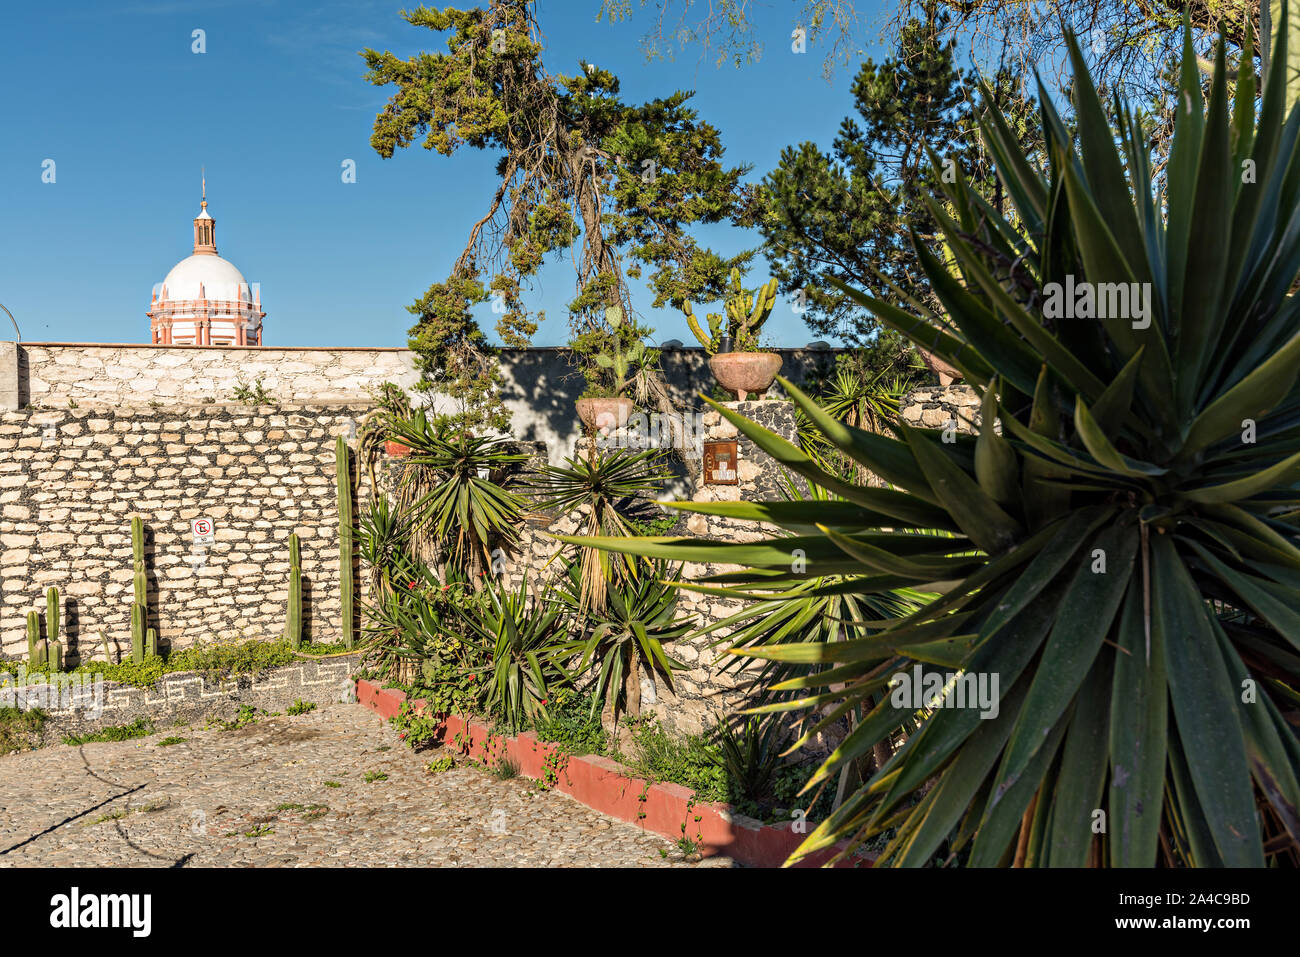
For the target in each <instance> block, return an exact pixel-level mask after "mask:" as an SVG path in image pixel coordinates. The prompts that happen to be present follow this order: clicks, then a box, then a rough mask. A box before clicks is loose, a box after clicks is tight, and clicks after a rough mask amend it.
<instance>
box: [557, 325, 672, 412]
mask: <svg viewBox="0 0 1300 957" xmlns="http://www.w3.org/2000/svg"><path fill="white" fill-rule="evenodd" d="M643 331H644V330H642V329H641V328H640V327H638V326H637V325H636V323H635V322H632V321H629V320H627V319H626V318H625V316H624V314H623V309H622V307H621V306H610V307H609V308H608V309H606V310H605V328H604V329H598V330H591V331H588V332H584V333H583V334H581V335H580V336H578V337H577V338H576V339H575V340H574V341H573V343H572V347H573V350H574V352H575V354H577V355H578V356H580V358H581V360H582V371H583V375H584V377H585V378H586V380H587V388H586V390H585V391H584V392H583V393H582V397H581V398H579V399H578V402H577V408H578V418H580V419H581V420H582V423H583V425H585V426H586V427H587V428H588V429H591V430H593V431H594V430H601V431H607V430H609V429H617V428H620V427H621V426H623V425H625V424H626V423H627V420H628V418H630V417H631V415H632V410H633V409H635V408H636V402H635V401H634V400H633V398H632V397H631V396H630V395H628V393H629V392H635V390H636V384H637V381H638V379H639V378H640V377H641V376H642V375H643V374H644V373H645V372H646V370H647V369H649V368H650V367H651V366H653V364H654V362H655V360H656V358H657V355H658V353H657V352H656V351H655V350H653V349H648V348H646V345H645V343H644V342H642V341H641V336H642V333H643Z"/></svg>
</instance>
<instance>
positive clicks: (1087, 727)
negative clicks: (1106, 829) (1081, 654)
mask: <svg viewBox="0 0 1300 957" xmlns="http://www.w3.org/2000/svg"><path fill="white" fill-rule="evenodd" d="M1110 659H1111V656H1110V654H1109V653H1108V652H1106V651H1104V650H1103V652H1102V654H1101V655H1099V656H1098V657H1097V658H1096V659H1095V660H1094V661H1093V664H1092V669H1091V670H1090V671H1089V672H1088V677H1087V678H1086V679H1084V683H1083V685H1082V686H1081V687H1080V689H1079V692H1078V694H1076V695H1075V697H1074V713H1073V714H1072V715H1071V716H1070V728H1069V730H1068V731H1067V732H1066V735H1065V746H1064V747H1063V748H1062V750H1061V766H1060V769H1059V771H1058V773H1057V777H1056V785H1055V795H1054V800H1053V801H1052V817H1051V820H1050V821H1049V822H1048V826H1047V834H1046V835H1045V837H1044V841H1045V843H1046V851H1045V853H1044V857H1045V863H1046V865H1047V866H1049V867H1085V866H1086V865H1087V862H1088V851H1089V849H1090V848H1091V846H1092V843H1093V840H1094V837H1095V834H1094V829H1095V826H1096V816H1095V814H1096V811H1097V809H1098V808H1100V807H1101V806H1102V804H1101V801H1102V794H1103V792H1104V790H1105V786H1106V740H1107V732H1108V728H1107V721H1108V718H1109V715H1108V713H1107V710H1108V707H1107V706H1108V702H1109V698H1108V695H1109V693H1110V685H1111V668H1112V662H1111V660H1110Z"/></svg>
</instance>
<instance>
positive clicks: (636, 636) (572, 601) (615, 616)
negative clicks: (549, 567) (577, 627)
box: [557, 559, 692, 723]
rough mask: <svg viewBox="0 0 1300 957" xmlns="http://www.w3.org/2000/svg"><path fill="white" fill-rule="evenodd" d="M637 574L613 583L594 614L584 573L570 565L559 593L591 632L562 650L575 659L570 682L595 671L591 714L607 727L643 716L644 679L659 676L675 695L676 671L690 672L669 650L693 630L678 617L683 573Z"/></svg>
mask: <svg viewBox="0 0 1300 957" xmlns="http://www.w3.org/2000/svg"><path fill="white" fill-rule="evenodd" d="M637 564H638V565H640V566H643V567H639V568H637V569H636V573H635V574H633V575H627V576H624V577H621V578H619V579H617V580H615V581H614V582H612V583H611V584H610V587H609V591H608V593H607V595H606V599H607V600H606V602H605V604H604V605H603V606H602V607H600V608H598V609H592V608H588V607H587V606H586V605H584V596H583V589H584V587H585V584H584V582H583V580H582V570H581V568H580V566H579V565H577V564H576V563H575V564H573V565H570V566H569V569H568V574H567V575H566V577H565V578H564V579H563V580H562V581H561V587H560V590H559V592H558V594H557V599H558V600H559V602H560V603H561V604H562V605H563V606H565V607H566V608H567V609H568V610H569V611H570V612H571V613H573V615H574V617H575V619H576V620H577V621H578V622H580V623H581V625H582V626H583V627H585V628H586V629H587V631H586V632H585V633H584V634H582V635H581V636H580V637H578V638H575V639H573V640H571V641H569V642H568V643H566V644H565V645H564V652H565V654H566V656H570V657H577V659H578V660H577V664H576V666H575V667H574V668H573V669H572V671H571V677H572V678H573V679H574V680H575V681H577V680H580V678H581V676H582V675H584V674H586V673H587V672H588V671H594V672H595V683H594V685H593V687H592V690H591V710H592V714H593V715H594V714H595V713H596V712H597V710H601V706H602V705H603V706H604V707H603V711H604V713H605V714H606V715H607V716H608V723H613V722H616V721H617V720H618V716H619V715H620V714H629V715H632V716H633V717H636V716H638V715H639V714H640V713H641V675H642V674H656V675H658V676H659V678H660V680H661V681H663V682H664V684H665V685H666V686H667V687H668V689H669V690H672V687H673V671H674V670H676V669H681V668H684V667H686V666H685V665H683V664H682V663H681V662H680V661H678V660H677V659H675V658H673V657H672V656H670V655H669V654H668V651H667V649H665V647H664V646H665V645H666V644H669V643H671V642H673V641H677V640H678V639H680V638H682V637H683V636H685V635H686V634H688V633H689V632H690V631H691V630H692V626H691V622H690V619H688V618H685V617H678V615H677V592H676V589H674V588H673V587H672V583H673V582H675V581H676V580H677V578H678V576H679V575H680V569H678V570H671V569H670V566H669V565H668V563H666V562H654V563H651V562H644V561H641V560H640V559H638V560H637Z"/></svg>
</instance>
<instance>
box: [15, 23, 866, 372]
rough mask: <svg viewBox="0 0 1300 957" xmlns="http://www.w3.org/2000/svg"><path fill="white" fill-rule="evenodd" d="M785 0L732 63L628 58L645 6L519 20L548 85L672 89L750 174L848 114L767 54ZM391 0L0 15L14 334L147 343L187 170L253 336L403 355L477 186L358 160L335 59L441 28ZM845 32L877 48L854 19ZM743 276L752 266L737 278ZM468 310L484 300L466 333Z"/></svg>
mask: <svg viewBox="0 0 1300 957" xmlns="http://www.w3.org/2000/svg"><path fill="white" fill-rule="evenodd" d="M409 5H410V6H414V5H415V4H409ZM461 5H462V6H470V5H471V3H470V2H463V3H462V4H461ZM799 6H800V4H798V3H797V2H796V0H772V2H770V3H768V4H766V5H762V6H760V7H759V8H758V18H759V19H758V22H759V25H760V27H761V29H762V38H763V40H764V41H765V43H766V47H767V49H766V52H765V54H764V55H763V57H762V58H761V60H760V61H759V62H758V63H757V64H753V65H747V66H744V67H741V68H736V67H734V66H730V65H728V66H723V67H721V68H718V67H715V66H714V64H713V62H712V60H711V59H706V60H704V61H702V62H701V61H700V58H699V56H698V53H697V52H696V51H688V52H686V53H685V54H681V55H679V57H678V59H677V61H676V62H670V63H665V62H647V60H646V57H645V55H644V52H643V49H642V46H641V37H642V35H643V34H644V32H645V30H646V29H647V26H648V24H649V19H648V16H649V14H648V13H647V12H642V13H641V14H640V15H639V16H634V18H633V19H632V20H631V21H628V22H623V23H620V24H615V25H611V24H608V23H597V22H596V13H597V10H598V7H599V0H563V2H561V0H544V2H543V3H542V4H541V7H540V19H541V23H542V28H543V30H544V31H545V33H546V38H547V53H546V62H547V66H548V68H549V69H551V70H552V71H559V72H565V73H573V72H576V70H577V66H576V64H577V61H578V58H579V57H581V56H586V57H587V58H588V59H589V60H591V61H592V62H595V63H597V64H599V65H601V66H606V67H609V68H611V69H613V70H614V71H615V72H616V73H618V74H619V75H620V76H621V78H622V80H623V92H624V95H625V97H626V98H627V99H628V100H637V101H640V100H644V99H648V98H651V97H653V96H657V95H663V94H666V93H668V92H670V91H671V90H673V89H677V88H685V89H692V88H693V89H695V90H696V91H697V94H696V97H695V105H696V107H697V109H698V110H699V111H700V113H701V116H702V117H703V118H704V119H706V120H708V121H709V122H711V123H713V124H714V125H715V126H717V127H718V128H719V129H720V130H721V132H722V136H723V142H724V144H725V145H726V146H727V157H726V158H727V160H728V161H729V162H732V163H750V164H753V166H754V171H753V173H752V174H751V179H757V178H759V177H761V175H762V174H763V173H764V172H765V171H767V170H768V169H770V168H771V167H772V166H773V165H775V163H776V160H777V158H778V156H779V154H780V151H781V148H782V147H784V146H786V145H789V144H794V143H798V142H801V141H803V140H807V139H812V140H815V141H817V142H819V143H821V144H822V145H828V144H829V142H830V140H831V138H832V137H833V136H834V134H835V130H836V127H837V126H838V124H839V122H840V119H841V118H842V117H843V116H845V115H846V113H847V112H848V110H849V106H850V103H851V97H850V95H849V93H848V85H849V82H850V80H851V78H852V73H853V69H852V68H845V67H842V66H841V67H840V68H839V70H838V71H837V72H836V73H835V75H834V77H833V81H832V82H831V83H828V82H827V81H826V79H825V78H824V77H823V74H822V56H821V51H819V50H818V49H817V48H816V46H815V45H813V46H810V48H809V51H808V53H806V54H804V55H796V54H794V53H792V52H790V40H789V33H790V29H791V24H792V22H793V18H794V17H795V16H796V14H797V10H798V7H799ZM863 6H864V7H869V6H872V5H871V4H864V5H863ZM401 7H402V3H401V0H385V2H364V0H346V2H332V3H325V4H320V5H315V4H304V3H290V2H265V0H209V2H181V0H175V2H170V0H137V2H134V3H123V4H113V3H97V2H79V3H66V4H60V5H58V6H57V7H52V6H42V5H38V4H22V5H17V4H14V5H9V6H8V8H7V9H6V11H5V20H6V24H5V27H6V29H5V30H4V32H3V37H2V38H0V88H3V89H4V90H5V91H6V92H5V97H4V102H3V104H0V129H2V130H3V131H4V132H3V149H0V303H3V304H4V305H6V306H8V307H9V309H10V310H11V311H12V312H13V313H14V315H15V316H16V317H17V319H18V321H19V323H20V326H21V329H22V335H23V338H24V339H26V340H29V341H95V342H143V341H148V338H149V323H148V319H147V318H146V317H145V315H144V312H145V310H146V309H147V308H148V305H149V294H150V290H151V288H152V286H153V284H154V283H157V282H159V281H161V280H162V278H163V276H164V275H165V274H166V272H167V270H168V269H170V268H171V267H172V265H174V264H175V263H176V262H177V261H179V260H180V259H182V258H184V257H185V256H187V255H189V253H190V247H191V246H192V243H193V233H192V225H191V221H192V219H193V217H194V216H195V215H196V214H197V213H198V205H199V169H200V166H205V167H206V169H207V182H208V200H209V210H210V211H211V213H212V214H213V215H214V216H215V218H216V220H217V247H218V251H219V252H220V253H221V255H222V256H224V257H225V258H227V259H229V260H231V261H232V262H233V263H234V264H235V265H236V266H237V267H239V269H240V270H241V271H242V272H243V273H244V275H245V277H246V278H247V279H248V280H249V281H251V282H257V283H260V284H261V290H262V301H263V304H264V308H265V309H266V311H267V318H266V326H265V339H264V341H265V343H266V344H267V345H327V346H363V345H374V346H379V345H383V346H398V345H405V344H406V330H407V329H408V328H409V326H410V324H411V321H412V317H411V316H410V314H409V313H407V312H406V309H405V307H406V306H407V305H408V304H409V303H411V302H412V301H413V300H414V299H415V298H416V297H417V296H419V295H421V294H422V293H423V292H424V291H425V289H427V288H428V286H429V284H430V283H431V282H433V281H435V280H437V279H441V278H443V277H444V276H445V275H446V273H447V271H448V269H449V267H450V265H451V263H452V262H453V261H454V259H455V257H456V255H457V254H458V253H459V251H460V250H461V248H462V247H463V245H464V241H465V237H466V234H467V232H468V229H469V226H470V224H471V223H473V222H474V221H475V220H476V219H477V218H478V217H479V216H481V215H482V212H483V211H484V210H485V209H486V204H487V202H488V201H489V199H490V197H491V194H492V190H493V189H494V187H495V179H494V177H493V175H492V168H493V166H494V164H495V160H496V157H495V156H494V155H489V154H487V153H483V152H475V151H465V152H463V153H460V154H458V155H457V156H454V157H451V158H447V157H443V156H440V155H438V154H436V153H432V152H427V151H425V150H424V149H422V148H419V147H418V146H417V147H415V148H412V149H408V150H406V151H403V152H400V153H398V154H397V155H396V156H395V157H394V158H393V159H391V160H383V159H381V158H380V157H379V156H378V155H377V154H375V153H374V151H373V150H372V149H371V148H370V145H369V136H370V132H371V124H372V122H373V118H374V115H375V113H376V112H377V111H378V110H379V109H380V108H381V107H382V105H383V103H384V102H385V100H386V99H387V92H386V91H385V90H384V89H382V88H379V87H374V86H371V85H370V84H369V83H367V82H366V81H365V80H364V79H363V75H364V73H365V65H364V63H363V61H362V60H361V58H360V57H359V56H358V55H357V51H359V50H361V49H363V48H364V47H367V46H369V47H374V48H376V49H381V50H382V49H389V50H391V51H393V52H394V53H397V54H399V55H401V56H403V57H407V56H410V55H412V54H413V53H415V52H416V51H417V50H420V49H441V48H442V42H443V40H442V37H441V35H439V34H435V33H433V32H432V31H429V30H426V29H424V28H417V27H412V26H410V25H408V24H407V23H406V22H405V21H403V20H402V19H401V18H400V17H399V16H398V11H399V10H400V9H401ZM195 29H202V30H204V31H205V34H206V46H207V52H206V53H203V54H201V55H200V54H195V53H193V52H191V46H192V43H193V40H192V38H191V37H192V31H193V30H195ZM860 33H861V35H862V36H861V39H862V40H863V48H864V50H866V51H867V53H868V54H871V55H875V56H876V57H877V58H879V57H880V55H881V53H880V49H879V47H878V46H876V45H875V42H874V38H875V37H876V35H877V34H878V27H877V25H876V24H875V23H872V22H871V18H869V17H868V18H865V19H864V22H863V23H862V25H861V29H860ZM868 39H871V41H872V42H870V43H868V42H867V40H868ZM46 159H52V160H54V161H55V164H56V165H55V177H56V181H55V182H54V183H52V184H50V183H43V182H42V164H43V162H44V161H45V160H46ZM346 159H351V160H355V162H356V168H357V181H356V183H355V184H344V183H343V182H342V180H341V176H340V173H341V169H342V167H341V164H342V163H343V161H344V160H346ZM700 235H701V238H702V239H703V240H704V241H705V242H708V243H712V244H714V245H716V246H717V247H718V248H720V249H721V250H723V251H726V252H732V251H736V250H739V249H743V248H746V247H748V246H756V245H757V244H758V237H757V235H756V234H754V233H747V232H743V231H740V230H736V229H734V228H731V227H716V228H714V229H712V230H711V231H709V232H707V233H702V234H700ZM764 270H765V263H763V261H762V260H761V259H760V260H759V262H758V266H757V268H756V270H755V271H754V272H752V273H751V274H750V284H752V285H757V282H758V281H761V280H762V279H764V278H766V273H765V271H764ZM572 275H573V274H572V270H571V267H570V266H569V264H568V262H567V260H566V261H563V262H560V263H557V264H554V265H552V266H548V267H547V268H546V269H545V270H544V271H543V274H542V276H541V281H540V282H539V283H538V287H537V289H536V290H534V292H533V293H532V294H531V296H530V303H531V304H532V305H533V306H534V307H536V308H541V309H545V310H546V313H547V321H546V322H545V323H544V325H543V326H542V328H541V330H540V331H539V333H538V335H537V337H536V339H535V342H536V343H537V344H538V345H557V344H561V343H563V342H564V340H565V338H566V324H565V309H564V304H565V303H566V302H567V301H568V300H569V299H570V298H571V297H572V294H573V280H572ZM642 289H643V287H642ZM648 298H649V297H648V296H646V297H645V300H644V301H643V311H644V312H645V315H646V318H647V321H648V324H650V325H651V326H653V327H655V329H656V339H657V340H663V339H668V338H682V339H685V340H688V341H689V339H690V333H689V330H688V329H687V328H686V326H685V323H684V321H683V320H682V318H681V316H680V314H678V313H676V312H672V311H657V312H656V311H653V310H649V309H648V308H645V307H647V306H648ZM491 320H492V316H491V313H490V310H488V309H485V314H484V316H483V317H482V322H483V325H484V327H485V328H490V327H491V324H492V322H491ZM0 321H4V317H2V316H0ZM768 332H769V333H770V335H771V338H772V340H773V341H774V342H775V343H777V344H783V345H784V344H788V345H802V344H803V343H806V342H807V341H808V340H809V339H811V338H813V337H812V335H811V334H810V333H809V332H808V330H807V329H806V327H804V325H803V323H802V322H801V321H800V319H799V317H798V316H797V315H796V314H795V313H794V312H793V311H792V309H791V308H790V305H789V303H788V302H783V303H782V304H781V305H780V306H778V309H777V311H776V313H775V314H774V316H773V319H772V321H771V323H770V324H769V326H768ZM9 334H10V333H0V336H7V335H9Z"/></svg>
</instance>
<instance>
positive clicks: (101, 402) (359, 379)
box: [0, 342, 838, 465]
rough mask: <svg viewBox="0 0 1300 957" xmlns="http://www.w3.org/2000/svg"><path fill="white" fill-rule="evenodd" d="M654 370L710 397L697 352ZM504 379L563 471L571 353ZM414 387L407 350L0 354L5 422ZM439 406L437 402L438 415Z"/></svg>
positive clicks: (786, 367) (790, 362)
mask: <svg viewBox="0 0 1300 957" xmlns="http://www.w3.org/2000/svg"><path fill="white" fill-rule="evenodd" d="M6 349H8V350H10V351H9V352H6ZM773 351H775V352H779V353H780V354H781V356H782V359H783V366H782V370H781V372H782V375H785V376H787V377H788V378H790V379H791V380H792V381H794V382H796V383H802V382H803V381H804V380H805V378H806V377H808V376H810V375H815V374H817V370H820V369H823V368H825V367H827V366H829V365H831V364H833V363H834V358H835V354H836V352H837V351H838V350H834V349H825V350H807V349H776V350H773ZM6 356H9V357H10V361H9V363H8V365H7V364H6ZM14 360H16V361H14ZM661 365H662V368H663V372H664V380H665V383H666V385H667V387H668V393H669V396H670V398H671V399H672V401H673V402H674V403H675V404H676V405H677V406H678V407H680V408H683V409H699V408H700V407H701V403H700V401H699V398H698V395H697V393H700V392H703V393H705V394H709V393H711V392H712V391H713V388H714V384H713V375H712V373H711V372H710V371H709V369H708V356H706V355H705V354H704V352H703V350H701V349H698V348H697V349H674V350H668V351H665V352H664V353H663V354H662V358H661ZM501 367H502V379H503V386H502V393H501V398H502V401H503V402H504V403H505V406H506V408H507V409H508V410H509V411H510V413H511V415H512V417H513V427H512V432H513V434H514V436H515V437H516V438H518V439H520V440H522V441H525V442H544V443H546V448H547V457H548V459H549V461H550V462H551V463H552V464H554V465H558V464H559V463H560V462H561V461H563V459H564V457H565V456H566V455H568V454H569V453H570V452H571V451H572V450H573V448H574V446H575V444H576V443H577V440H578V438H579V435H580V426H579V423H578V416H577V413H576V412H575V410H574V403H575V402H576V401H577V399H578V398H579V396H581V395H582V392H583V389H584V388H585V384H584V382H583V380H582V377H581V376H580V375H579V374H578V373H577V371H576V369H575V368H574V367H573V365H572V362H571V358H570V353H569V350H567V349H563V348H536V349H503V350H502V352H501ZM15 376H16V381H15ZM419 378H420V377H419V374H418V373H417V372H416V371H415V356H414V353H412V352H411V351H410V350H408V349H379V348H375V349H328V348H272V347H246V346H210V347H198V346H154V345H103V344H93V343H84V344H83V343H32V342H23V343H18V344H14V343H4V342H0V410H3V409H5V408H8V407H13V406H14V402H13V401H12V400H10V401H9V405H6V395H7V394H13V395H16V397H17V404H18V405H20V406H23V405H29V404H30V405H33V406H39V407H42V408H68V407H70V406H73V407H78V408H87V409H89V408H138V407H144V408H149V407H151V404H153V405H154V406H162V405H185V404H195V405H197V404H202V403H205V402H219V403H225V402H231V401H233V400H234V392H235V389H236V388H237V387H238V386H239V384H240V383H241V382H242V383H245V384H248V385H252V384H253V383H255V382H257V381H258V380H259V379H260V380H261V384H262V388H263V389H265V390H266V392H267V393H268V394H269V395H270V398H271V401H273V402H276V403H284V402H288V403H330V402H369V401H370V395H371V392H372V391H373V390H374V389H376V388H377V387H378V386H380V385H381V384H383V383H384V382H395V383H397V384H398V385H400V386H402V387H403V388H408V389H409V388H410V387H411V386H413V385H414V384H415V383H416V382H418V381H419ZM6 390H8V391H6ZM442 402H443V400H441V399H439V398H438V397H437V396H435V397H434V398H433V404H434V406H435V407H440V406H441V405H442Z"/></svg>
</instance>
